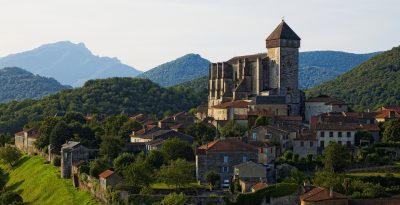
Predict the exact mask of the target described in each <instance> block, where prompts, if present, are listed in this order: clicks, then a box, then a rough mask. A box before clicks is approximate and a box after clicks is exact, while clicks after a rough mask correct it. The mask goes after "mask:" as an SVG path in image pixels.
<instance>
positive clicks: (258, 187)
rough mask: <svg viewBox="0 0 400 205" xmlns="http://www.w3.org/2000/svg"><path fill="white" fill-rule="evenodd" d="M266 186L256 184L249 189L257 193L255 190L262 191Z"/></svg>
mask: <svg viewBox="0 0 400 205" xmlns="http://www.w3.org/2000/svg"><path fill="white" fill-rule="evenodd" d="M267 186H268V185H267V183H264V182H258V183H257V184H254V185H253V186H252V187H251V188H252V189H253V190H254V191H257V190H260V189H264V188H266V187H267Z"/></svg>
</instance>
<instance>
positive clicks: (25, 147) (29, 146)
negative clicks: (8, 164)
mask: <svg viewBox="0 0 400 205" xmlns="http://www.w3.org/2000/svg"><path fill="white" fill-rule="evenodd" d="M14 137H15V146H16V147H17V148H18V149H19V150H21V151H22V152H25V153H28V154H32V153H35V152H36V148H35V145H34V143H35V142H36V140H37V137H38V133H37V131H36V130H35V129H33V128H31V129H24V130H23V131H21V132H17V133H15V136H14Z"/></svg>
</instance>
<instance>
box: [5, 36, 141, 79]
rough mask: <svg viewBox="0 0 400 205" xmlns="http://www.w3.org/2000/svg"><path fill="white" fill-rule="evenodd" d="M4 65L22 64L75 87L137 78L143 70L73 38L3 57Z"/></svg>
mask: <svg viewBox="0 0 400 205" xmlns="http://www.w3.org/2000/svg"><path fill="white" fill-rule="evenodd" d="M0 67H21V68H24V69H26V70H27V71H29V72H31V73H34V74H39V75H41V76H46V77H52V78H54V79H56V80H57V81H59V82H61V83H62V84H66V85H72V86H74V87H76V86H81V85H83V84H84V83H85V82H86V81H87V80H91V79H103V78H109V77H134V76H136V75H138V74H139V73H140V71H138V70H136V69H134V68H132V67H130V66H128V65H125V64H123V63H121V61H120V60H118V59H117V58H109V57H100V56H96V55H94V54H92V52H91V51H90V50H89V49H88V48H87V47H86V46H85V44H83V43H78V44H75V43H72V42H70V41H60V42H56V43H51V44H45V45H42V46H40V47H38V48H35V49H32V50H29V51H25V52H21V53H16V54H12V55H8V56H6V57H2V58H0Z"/></svg>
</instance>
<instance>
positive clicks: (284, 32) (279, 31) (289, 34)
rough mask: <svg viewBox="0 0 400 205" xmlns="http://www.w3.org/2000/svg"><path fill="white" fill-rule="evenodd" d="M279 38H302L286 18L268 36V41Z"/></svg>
mask: <svg viewBox="0 0 400 205" xmlns="http://www.w3.org/2000/svg"><path fill="white" fill-rule="evenodd" d="M277 39H286V40H301V39H300V37H299V36H298V35H297V34H296V33H295V32H294V31H293V30H292V29H291V28H290V27H289V25H287V24H286V22H285V21H284V20H282V22H281V23H280V24H279V25H278V27H276V28H275V30H274V31H273V32H272V33H271V34H270V35H269V36H268V38H267V41H269V40H277Z"/></svg>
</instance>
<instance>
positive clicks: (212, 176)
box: [205, 171, 220, 190]
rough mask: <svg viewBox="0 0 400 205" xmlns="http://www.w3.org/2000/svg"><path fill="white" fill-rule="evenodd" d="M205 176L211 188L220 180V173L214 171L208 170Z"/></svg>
mask: <svg viewBox="0 0 400 205" xmlns="http://www.w3.org/2000/svg"><path fill="white" fill-rule="evenodd" d="M205 178H206V181H207V182H208V185H209V186H210V190H212V189H213V188H214V187H215V185H216V184H217V182H218V181H219V180H220V176H219V174H217V173H215V172H214V171H209V172H207V173H206V175H205Z"/></svg>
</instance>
